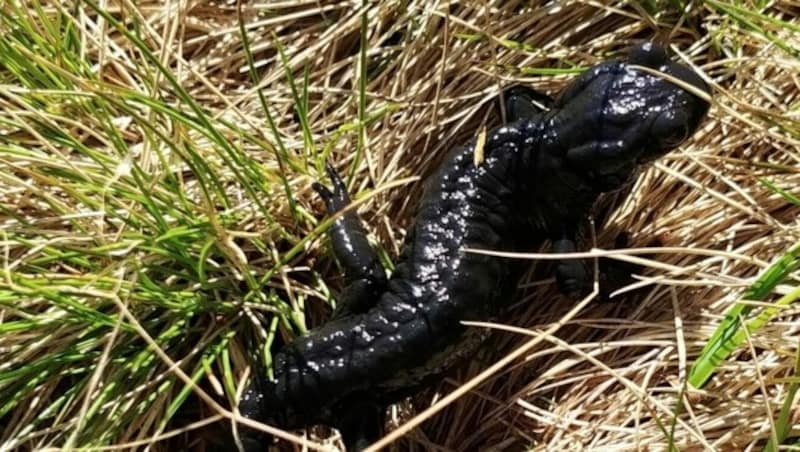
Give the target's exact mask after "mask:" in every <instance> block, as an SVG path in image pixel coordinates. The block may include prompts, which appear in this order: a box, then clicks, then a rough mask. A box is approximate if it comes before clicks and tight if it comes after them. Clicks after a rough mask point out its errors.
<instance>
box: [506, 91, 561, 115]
mask: <svg viewBox="0 0 800 452" xmlns="http://www.w3.org/2000/svg"><path fill="white" fill-rule="evenodd" d="M503 100H504V102H505V103H504V105H503V110H504V111H505V115H506V120H507V121H508V122H514V121H517V120H520V119H527V118H532V117H535V116H537V115H540V114H542V113H543V112H545V111H546V110H548V109H550V107H551V106H552V105H553V102H554V101H553V98H551V97H550V96H548V95H546V94H543V93H540V92H538V91H536V90H534V89H532V88H529V87H527V86H523V85H514V86H512V87H511V88H508V89H506V90H505V91H503Z"/></svg>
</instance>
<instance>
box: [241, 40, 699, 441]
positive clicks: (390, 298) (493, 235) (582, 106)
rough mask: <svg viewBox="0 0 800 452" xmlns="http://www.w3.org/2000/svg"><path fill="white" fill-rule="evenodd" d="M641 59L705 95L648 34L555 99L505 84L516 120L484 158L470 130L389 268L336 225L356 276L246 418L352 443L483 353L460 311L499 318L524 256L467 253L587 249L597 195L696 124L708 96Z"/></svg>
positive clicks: (342, 258) (579, 274)
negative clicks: (317, 429) (393, 407)
mask: <svg viewBox="0 0 800 452" xmlns="http://www.w3.org/2000/svg"><path fill="white" fill-rule="evenodd" d="M632 65H640V66H646V67H649V68H652V69H656V70H658V71H661V72H664V73H667V74H669V75H671V76H673V77H675V78H677V79H679V80H682V81H683V82H686V83H688V84H690V85H692V86H694V87H696V88H697V89H699V90H701V91H703V92H706V93H710V90H709V88H708V87H707V86H706V84H705V83H703V81H702V80H701V79H700V78H699V77H698V76H697V74H695V73H694V72H693V71H692V70H690V69H689V68H687V67H686V66H683V65H680V64H677V63H674V62H671V61H670V60H669V58H668V56H667V54H666V52H665V51H664V50H663V49H661V48H660V47H658V46H656V45H654V44H652V43H644V44H641V45H639V46H637V47H635V48H634V49H633V50H632V51H631V53H630V55H629V57H628V59H627V61H617V60H614V61H608V62H605V63H602V64H600V65H597V66H594V67H592V68H591V69H589V70H588V71H586V72H585V73H583V74H582V75H580V76H579V77H578V78H577V79H576V80H574V81H573V82H572V83H570V84H569V85H568V86H567V88H566V89H565V90H564V91H563V92H562V93H561V94H560V95H559V96H558V97H557V98H556V99H555V100H554V101H552V100H549V99H548V98H546V96H543V95H541V94H538V93H536V92H534V91H532V90H529V89H526V88H521V87H516V88H512V89H511V90H509V91H507V92H506V95H505V96H504V97H505V101H506V103H505V110H506V116H507V118H508V120H509V122H508V124H506V125H504V126H502V127H499V128H496V129H494V130H492V131H491V132H489V133H488V135H487V138H486V142H485V145H484V149H483V153H484V159H483V161H482V162H481V163H479V164H478V165H477V166H476V164H475V163H474V151H475V149H474V148H475V141H474V140H473V141H471V142H470V143H467V144H466V145H464V146H460V147H457V148H456V149H454V150H453V151H452V152H450V153H449V154H448V155H447V157H446V158H445V159H444V161H443V162H442V164H441V166H440V167H439V169H438V170H436V172H435V173H433V175H431V176H430V178H428V179H427V181H426V184H425V189H424V194H423V196H422V198H421V201H420V203H419V206H418V208H417V213H416V218H415V221H414V224H413V226H412V227H411V228H410V230H409V234H408V237H407V239H406V242H405V245H404V248H403V251H402V254H401V256H400V257H399V259H398V261H397V263H396V267H395V271H394V273H393V274H392V276H391V278H388V279H387V278H386V273H385V271H384V269H383V268H382V267H381V265H380V262H379V260H378V258H377V256H376V254H375V252H374V251H373V250H372V248H371V247H370V246H369V244H368V243H367V239H366V233H365V231H364V229H363V227H362V225H361V222H360V220H359V218H358V217H357V216H356V214H355V213H352V212H351V213H346V214H345V215H343V216H342V217H340V218H339V219H338V220H337V221H336V222H335V224H334V226H333V227H332V228H331V230H330V236H331V242H332V245H333V251H334V254H335V255H336V258H337V259H338V260H339V262H340V263H341V265H342V267H343V268H344V270H345V276H346V278H347V280H348V281H349V284H348V286H347V287H346V289H345V290H344V293H343V294H342V295H341V297H340V299H339V307H338V308H337V310H336V312H335V313H334V316H333V318H332V319H331V320H330V321H329V322H328V323H326V324H325V325H323V326H322V327H320V328H318V329H315V330H313V331H311V332H310V333H309V334H308V335H306V336H303V337H298V338H297V339H295V340H294V341H293V342H291V343H289V344H288V345H286V346H285V347H284V348H283V349H282V350H280V351H279V352H278V353H277V354H276V355H274V366H273V370H274V380H271V381H268V380H266V379H265V378H264V377H262V378H254V380H253V382H252V383H251V387H250V388H249V389H248V390H247V391H246V393H245V394H244V396H243V398H242V401H241V404H240V406H239V408H240V410H241V413H242V414H243V415H245V416H247V417H250V418H253V419H256V420H259V421H263V422H267V423H270V424H272V425H276V426H279V427H282V428H286V429H294V428H301V427H305V426H309V425H314V424H326V425H330V426H334V427H336V428H338V429H339V430H340V431H341V432H342V435H343V439H344V441H345V443H346V444H347V446H348V449H350V450H354V449H356V450H357V449H361V448H363V447H365V446H366V445H368V444H369V443H370V442H372V441H374V440H375V439H377V438H378V437H379V436H380V435H381V433H382V426H383V414H384V410H385V408H386V406H387V405H389V404H391V403H394V402H397V401H399V400H400V399H402V398H403V397H406V396H408V395H410V394H413V393H414V392H416V391H417V390H419V389H420V388H421V387H423V386H425V385H426V384H428V383H430V382H432V381H436V380H438V379H439V378H440V377H441V375H442V373H443V372H445V371H446V370H448V369H449V368H451V367H452V365H454V364H455V363H457V362H458V361H459V359H460V358H461V357H462V356H463V355H465V354H468V353H470V352H472V351H473V350H474V344H476V343H478V340H479V339H480V338H479V337H477V338H476V332H475V329H474V328H473V329H470V331H468V328H467V327H465V326H463V325H462V324H461V321H463V320H486V319H490V318H495V317H497V316H498V315H499V314H500V313H501V312H502V311H503V310H504V309H505V308H506V307H508V305H509V303H510V302H511V301H513V297H512V295H513V292H514V289H515V288H516V286H517V283H518V280H519V277H520V276H521V273H522V271H523V270H524V269H525V266H526V265H527V263H526V262H524V261H520V260H513V259H503V258H497V257H492V256H485V255H480V254H475V253H468V252H465V251H464V248H478V249H488V250H501V251H517V252H524V251H530V250H531V249H533V248H535V247H536V246H538V245H540V244H541V243H542V242H544V241H546V240H550V241H552V243H553V249H554V251H556V252H570V251H576V248H577V247H576V244H575V241H576V234H577V233H578V227H579V225H580V224H581V222H582V220H583V219H584V218H585V217H586V215H587V214H588V212H589V210H590V209H591V207H592V205H593V204H594V202H595V201H596V200H597V198H598V197H599V196H600V195H601V194H602V193H605V192H609V191H614V190H617V189H619V188H620V187H622V186H623V185H624V184H625V183H626V182H627V181H629V180H630V179H631V178H632V177H633V176H634V174H635V173H636V170H637V168H639V167H640V166H641V165H643V164H646V163H648V162H650V161H652V160H654V159H656V158H658V157H660V156H662V155H664V154H666V153H667V152H669V151H670V150H672V149H674V148H675V147H677V146H678V145H680V144H681V143H682V142H683V141H685V140H686V139H687V138H688V137H689V136H691V135H692V134H693V133H694V131H695V130H696V129H697V127H698V125H699V123H700V121H701V120H702V118H703V117H704V116H705V114H706V111H707V110H708V104H707V103H706V102H705V101H703V100H701V99H700V98H698V97H696V96H695V95H693V94H691V93H689V92H688V91H686V90H684V89H682V88H680V87H678V86H677V85H675V84H673V83H671V82H669V81H667V80H665V79H664V78H662V77H659V76H657V75H651V74H649V73H646V72H644V71H642V70H637V69H635V68H634V67H632ZM534 100H535V101H541V100H544V103H545V104H551V105H548V106H549V107H550V108H549V110H547V111H544V110H542V109H540V108H539V107H537V106H536V105H535V104H534V102H533V101H534ZM327 170H328V175H329V177H330V179H331V181H332V183H333V188H332V189H329V188H327V187H325V186H323V185H321V184H315V185H314V188H315V189H316V190H317V191H318V193H319V194H320V196H321V197H322V198H323V200H324V201H325V204H326V207H327V211H328V214H333V213H335V212H337V211H339V210H340V209H342V208H344V207H345V206H347V204H348V203H349V202H350V199H349V197H348V195H347V191H346V188H345V185H344V184H343V183H342V181H341V179H340V178H339V176H338V175H337V174H336V171H335V170H334V169H333V168H332V167H331V166H328V169H327ZM555 272H556V279H557V281H558V286H559V288H560V290H561V291H562V292H563V293H565V294H568V295H571V296H576V295H578V294H581V293H585V292H586V291H587V288H588V287H589V286H590V283H591V280H592V278H591V276H590V272H589V271H587V267H586V265H585V263H584V262H581V261H578V260H566V261H562V262H559V263H558V264H557V265H556V267H555ZM240 430H244V429H240ZM242 433H243V434H244V435H245V437H244V438H243V440H244V443H245V446H246V448H247V449H248V450H265V449H266V446H267V444H268V443H267V442H266V441H265V440H264V439H263V438H261V437H259V436H258V435H257V434H255V433H254V432H253V431H249V430H247V431H242ZM247 435H251V436H247Z"/></svg>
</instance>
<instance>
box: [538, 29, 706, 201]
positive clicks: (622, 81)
mask: <svg viewBox="0 0 800 452" xmlns="http://www.w3.org/2000/svg"><path fill="white" fill-rule="evenodd" d="M635 66H644V67H646V68H650V69H653V70H655V71H658V72H662V73H665V74H667V75H669V76H671V77H674V78H676V79H678V80H680V81H682V82H684V83H686V84H688V85H690V86H692V87H694V88H696V89H697V90H699V91H700V92H703V93H707V94H709V95H710V90H709V88H708V86H707V85H706V84H705V83H704V82H703V81H702V79H700V77H699V76H698V75H697V74H696V73H695V72H694V71H692V70H691V69H690V68H688V67H686V66H684V65H681V64H678V63H675V62H672V61H670V59H669V57H668V56H667V53H666V52H665V51H664V50H663V49H662V48H660V47H658V46H656V45H655V44H652V43H649V42H648V43H644V44H641V45H639V46H636V47H634V48H633V49H632V51H631V53H630V55H629V57H628V59H627V61H609V62H606V63H603V64H600V65H597V66H594V67H593V68H591V69H589V70H588V71H586V72H585V73H583V74H582V75H581V76H580V77H578V78H577V79H576V80H575V81H573V82H572V83H571V84H570V85H569V86H568V87H567V88H566V89H565V90H564V91H563V92H562V94H561V95H560V96H559V98H558V99H557V100H556V104H555V106H554V116H553V122H554V130H555V131H556V132H555V134H554V135H555V136H554V137H553V139H554V141H555V143H556V147H558V148H560V149H563V150H565V151H566V156H567V161H568V164H570V165H571V166H573V167H575V168H576V169H579V170H581V171H583V172H586V173H588V177H589V179H591V180H592V181H594V182H595V183H596V184H597V186H598V187H600V188H601V189H602V190H603V191H605V190H608V189H613V188H617V187H618V186H619V185H621V184H622V183H623V182H624V181H625V180H626V179H628V177H629V176H630V175H631V174H632V173H633V172H634V170H635V167H636V166H637V165H639V164H643V163H647V162H650V161H652V160H655V159H657V158H658V157H660V156H662V155H664V154H666V153H667V152H669V151H670V150H672V149H674V148H675V147H677V146H678V145H680V144H681V143H683V142H684V141H685V140H686V139H687V138H688V137H689V136H691V135H692V134H693V133H694V132H695V130H696V129H697V127H698V125H699V124H700V122H701V120H702V119H703V117H704V116H705V114H706V112H707V111H708V107H709V104H708V102H706V101H705V100H703V99H701V98H700V97H698V96H696V95H694V94H692V93H690V92H689V91H687V90H686V89H684V88H681V87H680V86H678V85H677V84H675V83H673V82H671V81H669V80H667V79H666V78H664V77H663V76H660V75H657V74H653V73H651V72H646V71H645V70H642V69H638V68H636V67H635Z"/></svg>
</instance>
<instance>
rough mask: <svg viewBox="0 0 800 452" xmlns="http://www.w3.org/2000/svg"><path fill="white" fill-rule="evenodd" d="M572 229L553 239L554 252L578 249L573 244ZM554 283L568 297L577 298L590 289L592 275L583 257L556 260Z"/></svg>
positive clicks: (570, 251)
mask: <svg viewBox="0 0 800 452" xmlns="http://www.w3.org/2000/svg"><path fill="white" fill-rule="evenodd" d="M575 242H576V235H575V232H574V231H563V232H562V234H560V235H559V236H558V237H557V238H556V239H554V240H553V252H554V253H574V252H576V251H577V250H578V247H577V246H576V244H575ZM555 273H556V283H557V284H558V290H559V291H560V292H561V293H562V294H564V295H567V296H568V297H570V298H579V297H581V296H584V295H586V294H587V293H589V291H590V290H591V286H592V276H591V272H590V271H589V266H588V264H587V262H586V260H585V259H564V260H559V261H557V262H556V266H555Z"/></svg>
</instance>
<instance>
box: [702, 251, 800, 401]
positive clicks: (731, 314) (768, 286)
mask: <svg viewBox="0 0 800 452" xmlns="http://www.w3.org/2000/svg"><path fill="white" fill-rule="evenodd" d="M798 255H800V243H797V244H795V245H794V246H792V247H791V248H790V249H789V251H788V252H787V253H786V254H784V255H783V256H781V257H780V258H779V259H778V260H777V261H776V262H775V263H774V264H772V265H771V266H770V267H769V268H767V269H766V270H765V271H764V272H763V273H762V274H761V275H760V276H759V277H758V278H757V279H756V281H755V282H754V283H753V285H751V286H750V287H749V288H748V289H747V290H746V291H745V293H744V295H743V296H742V299H743V300H747V301H762V300H764V299H765V298H766V297H767V295H769V294H770V293H772V291H773V290H774V289H775V287H776V286H777V285H778V284H780V283H781V282H782V281H784V280H785V279H786V278H787V277H788V276H789V274H790V273H791V272H793V271H794V270H796V269H797V268H798V267H799V266H800V259H798ZM798 297H800V288H798V289H795V290H793V291H791V292H790V293H789V294H787V295H785V296H783V297H781V298H780V299H779V300H778V301H777V302H775V304H774V305H773V306H771V307H768V308H764V309H763V310H762V311H761V313H760V314H759V315H758V316H756V317H755V318H753V319H751V320H747V318H748V314H749V313H750V312H751V311H752V310H753V306H752V305H750V304H747V303H741V302H739V303H736V304H734V305H733V306H732V307H731V308H730V309H729V310H728V312H727V313H726V314H725V318H724V319H723V320H722V323H720V325H719V326H718V327H717V330H716V331H715V332H714V334H713V335H712V336H711V339H709V341H708V343H706V346H705V347H704V348H703V351H702V352H701V353H700V356H699V357H698V358H697V360H696V361H695V363H694V365H693V366H692V369H691V371H690V373H689V384H691V385H692V386H694V387H695V388H699V387H702V386H703V385H704V384H705V383H706V382H707V381H708V379H709V378H710V377H711V375H712V374H713V373H714V371H715V369H716V368H717V366H719V364H720V363H721V362H722V361H723V360H725V359H726V358H727V357H728V356H729V355H730V354H731V353H732V352H733V350H735V349H736V347H738V346H739V345H740V344H741V343H742V342H743V341H744V340H745V339H746V333H745V331H744V330H743V329H741V325H740V321H739V319H740V318H742V319H745V324H746V326H747V329H748V331H749V332H750V333H753V332H755V331H756V330H758V329H759V328H760V327H762V326H763V325H764V324H766V323H767V322H768V321H769V319H770V318H772V317H773V316H774V315H775V314H777V313H778V310H779V309H780V307H782V306H787V305H789V304H791V303H792V302H794V301H795V300H796V299H797V298H798Z"/></svg>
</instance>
